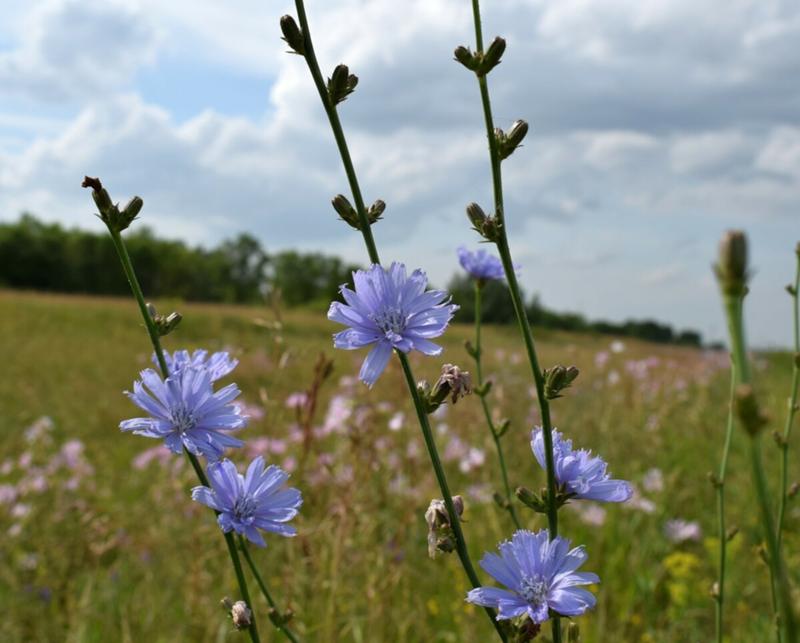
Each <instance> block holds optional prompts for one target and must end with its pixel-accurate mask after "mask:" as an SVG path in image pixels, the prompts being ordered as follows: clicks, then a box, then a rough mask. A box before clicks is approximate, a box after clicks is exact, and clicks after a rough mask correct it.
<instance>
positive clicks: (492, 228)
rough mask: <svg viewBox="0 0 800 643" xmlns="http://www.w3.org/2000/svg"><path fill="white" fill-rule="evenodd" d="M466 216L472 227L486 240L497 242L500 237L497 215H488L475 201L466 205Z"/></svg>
mask: <svg viewBox="0 0 800 643" xmlns="http://www.w3.org/2000/svg"><path fill="white" fill-rule="evenodd" d="M467 217H468V218H469V220H470V222H471V223H472V227H473V229H474V230H475V231H476V232H477V233H478V234H480V235H481V236H482V237H483V238H484V239H486V240H487V241H494V242H497V241H498V240H499V239H500V222H499V221H498V220H497V217H488V216H486V214H485V213H484V211H483V210H482V209H481V206H479V205H478V204H477V203H470V204H469V205H468V206H467Z"/></svg>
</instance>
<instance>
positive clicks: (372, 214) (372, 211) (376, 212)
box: [367, 199, 386, 224]
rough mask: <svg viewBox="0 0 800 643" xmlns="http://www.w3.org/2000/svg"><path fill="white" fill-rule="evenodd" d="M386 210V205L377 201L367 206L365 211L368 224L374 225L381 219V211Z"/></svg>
mask: <svg viewBox="0 0 800 643" xmlns="http://www.w3.org/2000/svg"><path fill="white" fill-rule="evenodd" d="M385 209H386V204H385V203H384V202H383V201H382V200H381V199H378V200H377V201H375V203H373V204H372V205H371V206H369V209H368V210H367V219H369V222H370V224H373V223H375V222H376V221H377V220H378V219H380V218H382V216H383V211H384V210H385Z"/></svg>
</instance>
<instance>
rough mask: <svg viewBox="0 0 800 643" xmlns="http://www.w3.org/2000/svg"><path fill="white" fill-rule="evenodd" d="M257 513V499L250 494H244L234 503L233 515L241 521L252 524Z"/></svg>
mask: <svg viewBox="0 0 800 643" xmlns="http://www.w3.org/2000/svg"><path fill="white" fill-rule="evenodd" d="M255 513H256V501H255V500H253V498H251V497H250V496H242V497H241V498H239V499H238V500H237V501H236V502H235V503H234V505H233V515H234V516H235V517H236V520H238V521H239V522H241V523H245V524H250V523H251V522H253V518H254V516H255Z"/></svg>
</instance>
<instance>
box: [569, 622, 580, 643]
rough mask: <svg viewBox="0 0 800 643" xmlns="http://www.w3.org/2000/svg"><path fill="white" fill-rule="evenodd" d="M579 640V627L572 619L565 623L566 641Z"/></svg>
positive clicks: (572, 642)
mask: <svg viewBox="0 0 800 643" xmlns="http://www.w3.org/2000/svg"><path fill="white" fill-rule="evenodd" d="M580 640H581V628H580V626H579V625H578V624H577V623H575V622H574V621H572V622H571V623H570V624H569V625H567V643H580Z"/></svg>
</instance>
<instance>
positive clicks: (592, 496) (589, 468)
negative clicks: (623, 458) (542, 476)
mask: <svg viewBox="0 0 800 643" xmlns="http://www.w3.org/2000/svg"><path fill="white" fill-rule="evenodd" d="M531 448H532V449H533V455H534V456H536V460H537V461H538V462H539V464H540V465H541V467H542V469H545V470H546V469H547V465H546V461H545V454H544V432H543V430H542V429H541V428H536V429H534V430H533V432H532V434H531ZM553 459H554V461H555V475H556V481H557V482H558V484H560V485H564V486H565V487H566V489H567V492H569V493H572V494H574V496H573V497H575V498H580V499H584V500H600V501H603V502H625V501H627V500H630V498H631V496H632V495H633V488H632V487H631V485H630V483H628V482H626V481H625V480H612V479H611V478H609V476H608V473H607V472H606V467H607V466H608V465H606V463H605V462H604V461H603V459H602V458H601V457H600V456H592V453H591V451H587V450H585V449H580V450H579V451H573V450H572V440H564V439H562V437H561V434H560V433H559V432H558V431H556V430H555V429H553Z"/></svg>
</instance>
